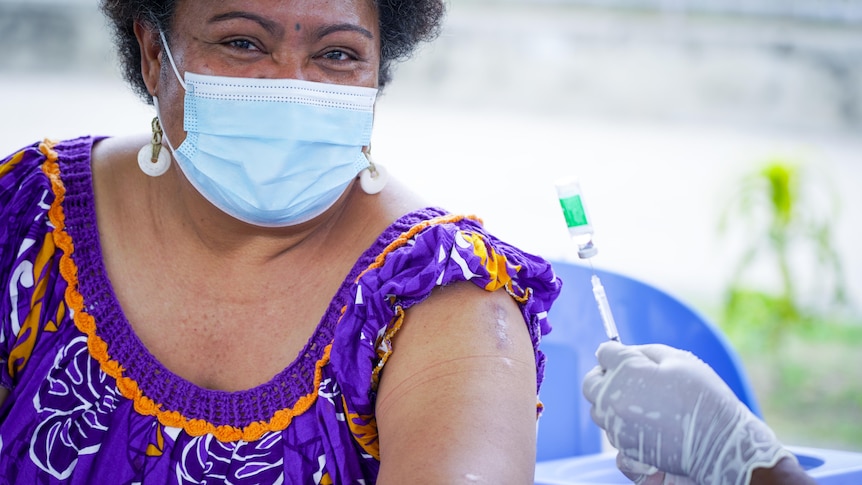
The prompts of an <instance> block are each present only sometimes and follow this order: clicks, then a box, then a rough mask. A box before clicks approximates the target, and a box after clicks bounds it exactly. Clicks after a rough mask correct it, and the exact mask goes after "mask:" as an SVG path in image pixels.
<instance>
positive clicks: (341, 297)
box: [46, 137, 445, 441]
mask: <svg viewBox="0 0 862 485" xmlns="http://www.w3.org/2000/svg"><path fill="white" fill-rule="evenodd" d="M98 140H99V139H98V138H92V137H83V138H79V139H76V140H70V141H68V142H63V143H60V144H58V145H56V146H55V147H54V149H53V151H54V152H55V157H54V159H55V160H57V162H56V163H54V165H55V166H56V169H55V171H56V175H57V176H56V177H55V179H56V180H57V181H55V183H54V184H53V185H54V191H55V199H56V200H55V204H59V205H61V206H62V211H61V212H60V214H61V215H60V219H59V220H57V221H55V220H54V218H53V217H52V222H54V225H55V227H56V229H55V232H56V231H60V232H65V233H67V234H68V236H69V237H68V238H67V239H69V241H68V245H69V248H68V249H69V250H68V251H64V252H65V254H66V255H68V256H69V262H71V264H72V265H73V266H74V267H76V269H77V271H76V273H77V274H76V277H73V278H72V279H73V281H68V278H67V281H68V283H69V286H70V289H71V290H72V293H78V294H79V295H80V299H79V300H80V302H79V303H80V308H73V310H77V311H75V312H74V313H75V315H74V319H75V323H76V326H78V328H79V329H81V330H82V331H84V332H85V333H87V334H88V347H89V349H90V354H91V356H92V357H94V358H96V359H97V360H99V361H100V363H101V364H102V369H103V370H105V371H106V373H107V374H109V375H112V376H113V377H115V378H117V387H118V389H119V390H120V392H121V393H122V394H123V395H124V396H125V397H127V398H129V399H132V400H133V401H134V404H135V409H136V410H137V411H138V412H140V413H142V414H149V415H154V416H156V417H157V418H158V419H159V421H161V422H162V423H163V424H165V425H167V426H177V427H183V428H184V429H185V430H186V431H188V432H189V433H190V434H193V435H201V434H205V433H213V434H215V435H216V437H217V438H219V439H220V440H221V441H234V440H238V439H244V440H247V441H250V440H251V439H256V438H259V437H260V436H261V435H262V434H263V433H264V432H266V431H268V430H281V429H284V428H286V427H287V425H289V423H290V421H291V420H292V418H293V417H295V416H297V415H299V414H302V413H303V412H305V411H306V410H307V409H308V408H310V406H311V405H312V404H313V402H314V401H315V399H316V396H317V387H318V384H319V382H320V373H321V369H322V367H323V366H324V365H325V364H326V363H327V362H328V359H329V349H330V345H331V342H332V340H333V335H334V330H335V327H336V325H337V323H338V320H339V318H340V316H341V312H342V309H343V308H344V306H345V305H347V303H348V302H349V299H350V291H349V290H350V288H351V286H352V285H353V284H354V281H355V279H356V278H357V276H358V275H359V274H360V273H361V272H362V270H363V269H365V268H366V267H367V266H368V265H370V264H371V263H373V262H374V259H375V257H376V256H377V254H379V253H380V252H381V251H382V250H383V249H384V248H385V247H386V246H387V245H388V243H389V242H391V241H392V240H394V239H395V238H397V237H398V236H399V235H400V234H401V233H403V232H405V231H407V230H409V228H410V227H411V226H413V225H415V224H416V223H417V222H420V221H422V220H425V219H428V218H431V217H435V216H438V215H442V214H444V213H445V211H443V210H441V209H438V208H433V207H427V208H424V209H419V210H416V211H412V212H409V213H407V214H405V215H403V216H401V217H400V218H398V219H397V220H396V221H394V222H393V223H392V224H390V225H389V226H388V227H387V228H386V229H385V230H384V231H383V232H382V233H381V234H380V235H379V236H378V237H377V239H376V240H375V242H374V243H373V244H372V245H371V246H370V247H368V248H367V249H366V250H365V251H363V253H362V255H361V256H360V257H359V258H358V259H357V261H356V262H355V263H354V265H353V266H352V268H351V269H350V271H349V272H348V274H347V275H346V277H345V278H344V280H343V281H342V283H341V284H340V285H339V287H338V290H337V291H336V293H335V295H334V296H333V298H332V300H331V301H330V304H329V306H328V307H327V310H326V311H325V313H324V315H323V316H322V317H321V319H320V320H319V322H318V323H317V325H316V326H315V329H314V331H313V332H312V334H311V336H310V337H309V338H308V340H307V341H306V344H305V345H304V346H303V348H302V350H301V351H300V352H299V353H298V355H297V356H296V358H295V359H294V360H293V361H292V362H291V363H290V364H289V365H288V366H287V367H286V368H285V369H283V370H282V371H281V372H279V373H278V374H277V375H275V376H274V377H273V378H271V379H270V380H269V381H267V382H265V383H263V384H260V385H258V386H255V387H253V388H250V389H246V390H241V391H220V390H211V389H205V388H202V387H199V386H197V385H196V384H194V383H192V382H190V381H188V380H186V379H184V378H182V377H180V376H178V375H176V374H174V373H173V372H171V371H170V370H169V369H167V368H166V367H165V366H164V365H162V364H161V362H159V361H158V359H156V358H155V356H153V355H152V354H151V353H150V352H149V351H148V349H147V348H146V347H145V346H144V345H143V342H142V341H141V340H140V339H139V338H138V336H137V335H136V334H135V332H134V330H133V329H132V327H131V325H130V323H129V322H128V320H127V319H126V317H125V315H124V313H123V311H122V308H121V306H120V303H119V301H118V300H117V298H116V295H115V293H114V291H113V288H112V286H111V283H110V280H109V278H108V275H107V271H106V269H105V266H104V260H103V258H102V249H101V243H100V240H99V232H98V226H97V219H96V211H95V201H94V198H93V181H92V171H91V166H90V161H91V160H90V158H91V157H90V155H91V150H92V147H93V144H94V143H95V142H96V141H98ZM49 150H50V148H49ZM59 153H62V156H60V157H57V156H56V155H57V154H59ZM48 158H49V160H48V162H46V167H48V168H46V173H49V176H50V172H51V170H50V167H51V165H52V161H51V158H52V157H51V155H50V154H48ZM57 182H59V183H57ZM58 190H59V191H60V192H61V193H60V194H58ZM52 212H55V213H56V212H57V211H52ZM55 215H56V214H55ZM61 239H62V238H61ZM58 245H59V244H58ZM64 249H66V248H64ZM65 257H66V256H64V258H65ZM64 276H65V274H64ZM76 300H77V299H76ZM73 306H74V305H73Z"/></svg>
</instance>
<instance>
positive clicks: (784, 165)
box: [0, 0, 862, 451]
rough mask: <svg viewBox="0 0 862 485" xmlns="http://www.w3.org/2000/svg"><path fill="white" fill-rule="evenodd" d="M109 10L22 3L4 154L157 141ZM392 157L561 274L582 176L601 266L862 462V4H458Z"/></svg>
mask: <svg viewBox="0 0 862 485" xmlns="http://www.w3.org/2000/svg"><path fill="white" fill-rule="evenodd" d="M97 4H98V1H97V0H64V1H60V0H27V1H24V0H0V45H3V46H4V48H3V49H0V113H2V119H1V120H0V123H2V124H0V152H2V153H3V154H4V155H5V154H8V153H11V152H12V151H13V150H15V149H17V148H20V147H22V146H24V145H26V144H30V143H32V142H34V141H37V140H41V139H42V138H45V137H50V138H55V139H62V138H67V137H75V136H78V135H82V134H98V135H122V134H127V133H138V132H146V131H148V129H149V126H150V120H151V118H152V116H153V111H152V108H150V107H148V106H147V105H145V104H144V103H142V102H141V101H140V100H138V99H137V98H136V97H135V96H134V95H133V94H132V93H131V91H130V90H129V89H128V88H127V87H126V85H125V84H124V83H123V81H122V80H121V78H120V75H119V74H118V70H117V68H116V65H115V59H114V56H113V53H112V44H111V40H110V35H109V33H108V30H107V28H106V25H105V22H104V20H103V18H102V17H101V15H100V14H99V12H98V6H97ZM373 143H374V154H375V160H377V161H378V162H379V163H381V164H384V165H386V166H387V167H388V168H389V170H390V171H391V172H392V173H393V174H394V175H395V176H397V177H399V178H401V179H403V180H405V181H406V182H407V183H409V184H411V185H412V186H413V187H414V188H415V189H416V190H417V191H418V192H419V193H421V194H422V195H424V196H426V198H427V199H428V200H429V201H430V202H431V203H433V204H434V205H440V206H443V207H445V208H447V209H449V210H452V211H458V212H467V213H474V214H477V215H479V216H481V217H482V218H483V219H484V221H485V223H486V226H487V227H488V228H489V229H491V230H492V231H493V232H495V233H496V234H497V235H499V236H500V237H501V238H503V239H505V240H507V241H509V242H511V243H513V244H515V245H518V246H520V247H522V248H523V249H525V250H528V251H530V252H533V253H537V254H541V255H543V256H545V257H546V258H549V259H559V260H569V261H577V256H576V251H575V247H574V246H573V243H572V242H571V241H570V239H569V237H568V235H567V232H566V228H565V222H564V220H563V218H562V214H561V211H560V208H559V204H558V202H557V199H556V193H555V190H554V183H555V181H557V180H561V179H571V178H576V179H578V180H579V181H580V183H581V186H582V189H583V195H584V199H585V202H586V205H587V210H588V211H589V213H590V215H591V219H592V222H593V225H594V227H595V231H596V233H595V241H596V244H597V245H598V247H599V255H598V256H597V257H595V258H593V264H594V265H595V266H597V267H602V268H604V269H609V270H613V271H618V272H621V273H624V274H627V275H629V276H633V277H636V278H639V279H642V280H645V281H647V282H649V283H651V284H653V285H655V286H658V287H660V288H662V289H664V290H666V291H668V292H670V293H671V294H674V295H675V296H677V297H679V298H681V299H682V300H684V301H686V302H688V303H689V304H691V305H692V306H693V307H694V308H696V309H697V310H699V311H700V312H701V313H703V314H704V315H706V316H707V317H709V318H710V319H711V320H713V321H715V322H716V323H717V324H720V325H721V326H722V328H724V330H725V331H726V332H727V333H728V335H729V336H730V338H731V340H732V341H733V343H734V344H735V346H736V347H737V349H738V350H739V351H740V353H741V355H742V357H743V360H744V362H745V364H746V368H747V370H748V371H749V373H750V375H751V377H752V379H753V384H754V387H755V388H756V391H757V393H758V396H759V398H760V400H761V404H762V406H763V408H764V414H765V418H766V420H767V422H769V423H770V424H771V425H772V426H773V427H774V428H775V429H776V432H777V433H778V435H779V437H780V438H782V439H783V441H785V442H787V443H791V444H796V445H807V446H824V447H831V448H839V449H847V450H854V451H862V351H860V350H862V251H860V248H862V214H860V210H862V1H860V0H724V1H722V0H607V1H598V0H594V1H590V0H495V1H492V0H452V1H450V2H449V14H448V18H447V21H446V24H445V28H444V29H443V32H442V34H441V36H440V38H439V39H438V40H437V41H436V42H435V43H433V44H430V45H428V46H425V47H423V48H422V49H421V50H420V51H419V52H418V53H417V54H416V55H415V56H414V58H413V59H411V60H409V61H408V62H406V63H404V64H403V65H400V66H399V67H398V68H397V70H396V72H395V79H394V82H393V83H392V85H391V86H389V87H388V88H387V89H386V90H385V91H384V92H383V94H382V95H381V97H380V98H379V101H378V106H377V116H376V121H375V133H374V141H373ZM585 298H590V296H585ZM557 324H558V325H567V324H574V323H573V322H557ZM580 324H590V323H584V322H581V323H580ZM595 324H596V325H598V324H599V322H595ZM623 338H624V336H623Z"/></svg>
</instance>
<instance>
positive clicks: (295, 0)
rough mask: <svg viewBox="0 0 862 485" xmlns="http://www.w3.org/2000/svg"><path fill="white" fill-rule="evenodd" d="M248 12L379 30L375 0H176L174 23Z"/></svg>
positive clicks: (292, 22) (291, 21)
mask: <svg viewBox="0 0 862 485" xmlns="http://www.w3.org/2000/svg"><path fill="white" fill-rule="evenodd" d="M236 13H247V14H251V15H253V16H257V17H261V18H263V19H267V20H268V21H270V22H274V23H277V24H279V25H281V26H282V27H283V28H287V27H291V28H296V27H297V26H298V27H301V26H302V24H303V23H353V24H356V25H360V26H362V27H365V28H366V29H368V30H370V31H371V32H375V33H376V32H377V31H378V28H377V27H378V15H377V8H376V5H375V2H374V0H218V1H214V0H177V2H176V9H175V10H174V18H173V26H174V27H180V28H181V27H182V26H183V25H188V23H206V22H208V21H210V20H211V19H214V18H219V16H224V15H230V14H236Z"/></svg>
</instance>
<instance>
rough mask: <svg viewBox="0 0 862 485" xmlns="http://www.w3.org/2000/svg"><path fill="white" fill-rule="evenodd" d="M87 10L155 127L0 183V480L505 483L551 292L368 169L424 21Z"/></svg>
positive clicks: (543, 268) (217, 7) (93, 142)
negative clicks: (101, 18) (378, 106)
mask: <svg viewBox="0 0 862 485" xmlns="http://www.w3.org/2000/svg"><path fill="white" fill-rule="evenodd" d="M103 10H104V11H105V12H106V13H107V15H108V16H109V17H110V18H111V20H112V22H113V23H114V26H115V30H116V33H117V40H118V45H119V50H120V53H121V56H122V58H123V60H124V67H125V72H126V74H127V78H128V79H129V81H131V83H132V85H133V86H134V87H135V88H136V89H137V90H138V91H139V92H140V93H141V94H142V95H143V96H144V98H145V99H147V100H152V102H153V104H154V105H155V108H156V112H157V115H158V116H157V118H156V119H154V120H153V121H152V132H151V133H150V134H148V135H146V136H141V137H135V138H128V139H126V138H123V139H115V138H92V137H84V138H79V139H76V140H68V141H63V142H59V143H55V142H44V143H41V144H35V145H33V146H30V147H27V148H25V149H23V150H22V151H20V152H17V153H15V154H13V155H11V156H10V157H8V158H6V159H5V160H4V161H3V162H2V164H0V216H2V218H3V221H4V223H3V224H4V225H3V232H2V235H0V241H2V254H0V274H2V281H3V283H4V286H3V288H4V290H5V291H4V292H3V299H2V302H0V305H2V309H0V310H2V314H3V317H2V333H0V360H2V361H3V363H4V364H5V365H4V366H3V371H2V372H0V383H2V387H3V388H4V393H3V396H2V397H3V399H4V402H3V406H2V414H0V419H2V424H0V440H2V448H0V476H2V477H3V478H4V480H5V482H8V483H28V484H29V483H140V482H143V483H201V482H205V481H206V482H210V483H212V482H230V483H374V482H377V483H414V482H417V481H418V482H422V483H474V482H483V483H495V484H497V483H531V482H532V474H533V462H534V459H535V455H534V453H535V424H536V415H537V410H539V409H540V407H539V406H537V399H536V392H537V387H538V385H537V383H541V376H542V365H543V361H544V358H543V356H542V354H541V352H539V350H538V348H537V346H538V342H539V339H540V337H541V334H544V333H547V331H548V330H549V328H550V327H549V326H548V324H547V322H546V321H545V320H544V315H546V312H547V310H548V308H549V306H550V303H551V302H552V301H553V299H554V298H555V297H556V295H557V293H558V291H559V282H558V281H557V280H556V279H555V277H554V276H553V272H552V271H551V269H550V267H549V265H548V264H547V263H546V262H544V261H542V260H541V259H538V258H535V257H533V256H530V255H527V254H524V253H522V252H520V251H519V250H517V249H515V248H512V247H511V246H508V245H506V244H505V243H503V242H500V241H498V240H497V239H495V238H494V237H493V236H491V235H489V234H487V233H486V232H485V231H484V230H483V228H482V227H481V224H480V223H479V222H478V221H476V220H475V219H472V218H466V217H461V216H454V215H449V214H446V213H445V212H443V211H442V210H439V209H433V208H427V207H426V205H425V203H423V202H422V201H420V200H417V198H416V197H414V196H413V195H412V194H411V193H410V192H409V191H408V190H407V189H405V188H404V187H402V186H400V185H399V184H397V183H396V182H395V181H393V180H390V181H388V183H386V180H385V175H384V173H383V171H382V169H381V168H380V167H376V166H374V165H373V164H372V163H371V162H370V157H369V156H368V155H369V152H370V149H369V146H368V145H369V139H370V127H371V119H372V115H373V106H374V100H375V96H376V93H377V89H378V88H379V87H382V86H383V85H384V84H385V83H386V82H388V81H389V78H390V70H391V65H392V63H393V62H394V61H396V60H399V59H402V58H404V57H406V56H407V55H409V53H410V51H411V50H412V49H413V47H415V45H416V44H417V43H418V42H419V41H422V40H428V39H430V38H431V37H433V35H434V34H435V33H436V31H437V29H438V25H439V21H440V18H441V15H442V5H441V2H439V1H436V0H425V1H419V2H412V1H400V0H387V1H383V0H381V1H378V2H375V1H371V0H294V1H290V2H285V1H279V0H230V1H222V2H210V1H207V0H177V1H157V0H138V1H125V2H119V1H113V0H111V1H107V0H106V1H105V2H103ZM357 178H360V179H362V183H360V182H359V181H358V180H357ZM384 185H385V187H383V186H384ZM333 295H334V296H333Z"/></svg>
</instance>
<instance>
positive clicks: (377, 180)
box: [359, 146, 389, 195]
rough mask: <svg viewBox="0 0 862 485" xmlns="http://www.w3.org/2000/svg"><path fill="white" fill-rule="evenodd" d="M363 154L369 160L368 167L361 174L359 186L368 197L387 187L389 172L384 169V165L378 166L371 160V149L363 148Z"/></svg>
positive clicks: (368, 147)
mask: <svg viewBox="0 0 862 485" xmlns="http://www.w3.org/2000/svg"><path fill="white" fill-rule="evenodd" d="M362 153H363V154H364V155H365V158H367V159H368V167H366V168H364V169H363V170H362V171H361V172H359V186H360V187H361V188H362V191H363V192H365V193H366V194H368V195H374V194H376V193H378V192H380V191H381V190H383V187H386V182H388V181H389V172H387V171H386V169H385V168H383V165H377V164H375V163H374V160H372V159H371V147H370V146H366V147H362Z"/></svg>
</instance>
